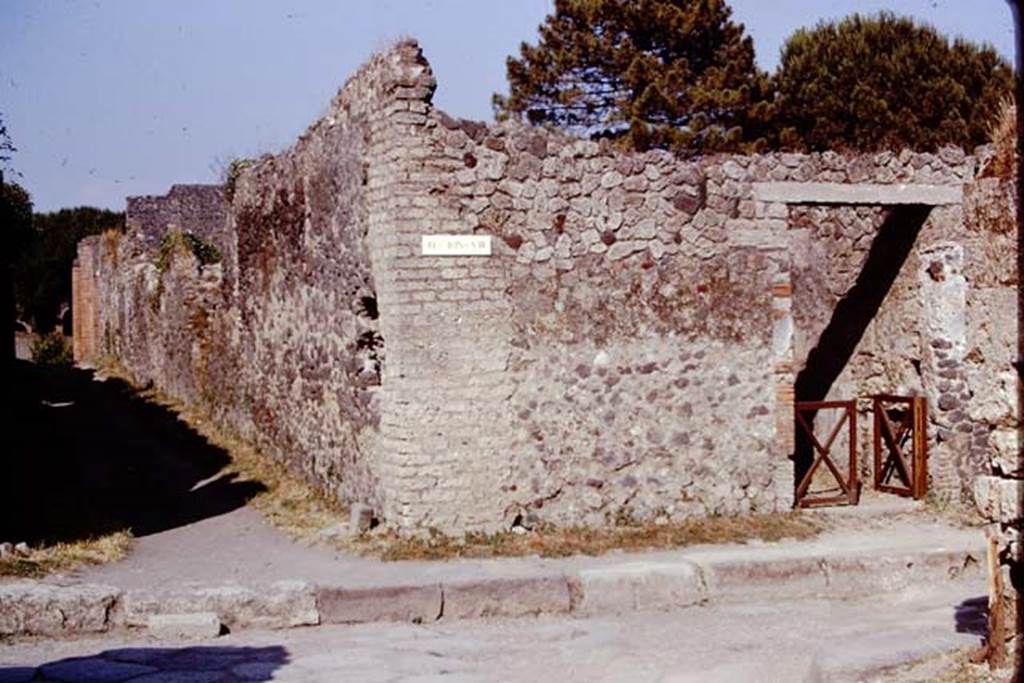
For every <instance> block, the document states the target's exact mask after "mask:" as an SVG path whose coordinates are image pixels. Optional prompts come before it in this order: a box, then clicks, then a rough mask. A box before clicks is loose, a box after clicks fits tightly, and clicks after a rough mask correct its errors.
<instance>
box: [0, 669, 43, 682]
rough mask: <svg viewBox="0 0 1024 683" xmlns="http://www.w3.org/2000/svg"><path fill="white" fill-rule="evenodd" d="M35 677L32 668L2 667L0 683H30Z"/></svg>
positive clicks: (34, 671)
mask: <svg viewBox="0 0 1024 683" xmlns="http://www.w3.org/2000/svg"><path fill="white" fill-rule="evenodd" d="M35 677H36V670H35V669H34V668H33V667H31V666H14V667H0V683H28V682H29V681H31V680H33V679H34V678H35Z"/></svg>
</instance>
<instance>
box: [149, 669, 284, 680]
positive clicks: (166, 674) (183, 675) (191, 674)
mask: <svg viewBox="0 0 1024 683" xmlns="http://www.w3.org/2000/svg"><path fill="white" fill-rule="evenodd" d="M223 680H224V673H223V672H222V671H161V672H160V673H155V674H147V675H145V676H141V677H139V678H133V679H132V680H131V683H217V682H218V681H223ZM229 680H230V679H229ZM242 680H246V679H244V678H243V679H242ZM255 680H270V679H269V678H263V679H259V678H257V679H255Z"/></svg>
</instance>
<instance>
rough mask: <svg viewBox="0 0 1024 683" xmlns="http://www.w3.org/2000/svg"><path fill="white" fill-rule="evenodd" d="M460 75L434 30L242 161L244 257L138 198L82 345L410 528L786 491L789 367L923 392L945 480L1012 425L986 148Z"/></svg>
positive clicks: (1008, 334) (957, 484)
mask: <svg viewBox="0 0 1024 683" xmlns="http://www.w3.org/2000/svg"><path fill="white" fill-rule="evenodd" d="M434 88H435V82H434V78H433V75H432V73H431V71H430V67H429V65H428V64H427V63H426V62H425V60H424V59H423V57H422V55H421V54H420V51H419V49H418V47H417V46H416V45H415V44H414V43H411V42H406V43H402V44H399V45H398V46H396V47H395V48H393V49H392V50H390V51H388V52H386V53H384V54H382V55H378V56H377V57H375V58H374V59H372V60H371V61H370V62H369V63H368V64H367V65H366V66H364V67H363V68H362V69H361V70H360V71H359V72H358V73H357V74H355V75H354V76H353V77H352V78H351V79H350V80H349V81H348V83H347V84H346V85H345V87H344V88H343V89H342V90H341V91H340V93H339V94H338V96H337V97H336V98H335V100H334V101H333V102H332V104H331V107H330V108H329V111H328V113H327V114H326V115H325V116H324V117H323V118H322V119H320V120H319V121H318V122H317V123H315V124H314V125H313V126H312V127H310V129H309V130H307V131H306V133H304V134H303V135H302V136H301V137H300V139H299V141H298V142H297V143H296V145H295V146H294V147H292V148H291V149H289V150H287V151H285V152H283V153H282V154H280V155H278V156H273V157H270V156H268V157H264V158H263V159H261V160H260V161H259V162H258V163H257V164H256V165H254V166H253V167H251V168H249V169H247V170H246V171H244V172H243V173H242V174H241V175H240V177H239V179H238V183H237V186H236V188H235V191H234V195H233V197H232V201H231V202H230V205H229V206H228V207H227V211H226V217H225V220H224V221H223V225H222V226H221V228H220V232H219V233H217V232H216V230H214V231H213V232H209V233H204V234H219V235H220V238H219V242H218V244H219V245H220V246H221V252H222V256H223V258H222V261H221V262H220V263H217V264H205V265H203V264H200V263H199V261H198V260H196V259H195V258H194V257H192V256H190V255H188V254H183V255H179V256H178V257H176V258H175V259H173V261H172V262H171V263H170V264H163V269H162V270H161V268H160V267H158V266H159V264H158V263H157V259H156V258H155V256H154V254H153V250H152V248H151V245H147V244H146V240H140V239H137V238H134V237H133V236H132V235H133V234H135V233H137V232H138V228H133V211H134V209H135V208H136V207H139V206H141V205H140V204H138V203H135V204H133V201H134V200H131V201H130V202H129V207H128V223H129V228H130V234H129V236H127V237H125V238H123V239H120V240H118V239H116V238H114V237H104V238H89V239H88V240H85V241H83V242H82V243H81V244H80V247H79V260H80V263H86V262H87V261H88V262H95V263H97V264H98V266H97V267H96V268H94V269H92V270H90V271H89V272H90V273H92V274H93V279H92V280H90V284H89V285H88V286H93V287H94V288H95V291H96V296H95V301H96V303H95V307H94V309H91V310H90V309H89V308H88V306H86V305H83V306H76V309H75V315H76V348H81V349H83V354H85V355H94V356H99V355H104V354H106V355H111V356H114V357H116V358H118V359H119V360H120V361H121V362H122V363H123V364H124V365H125V367H126V368H127V369H128V370H129V371H130V372H132V373H133V374H134V375H135V376H136V377H137V378H138V379H140V380H142V381H151V382H153V384H154V385H156V386H158V387H160V388H161V389H163V390H164V391H166V392H168V393H170V394H173V395H175V396H177V397H178V398H180V399H182V400H184V401H185V402H186V403H189V404H190V405H194V406H195V407H197V408H198V409H201V410H202V411H203V412H205V413H207V414H209V415H210V416H212V417H213V418H214V419H216V420H217V421H218V422H219V423H220V424H222V425H224V426H226V427H227V428H229V429H231V430H234V431H236V432H238V433H239V434H241V435H242V436H244V437H246V438H248V439H251V440H252V441H254V442H255V443H256V444H258V445H259V446H260V448H261V449H262V450H264V451H265V452H266V453H268V454H269V455H270V456H272V457H275V458H278V459H280V460H282V461H284V462H287V463H288V464H289V465H291V466H292V467H294V468H295V469H296V470H299V471H301V472H303V473H304V474H306V475H307V476H308V477H309V478H310V480H311V481H313V482H314V483H316V484H317V485H318V486H321V487H323V488H324V489H326V490H328V491H330V492H331V493H332V494H333V495H337V496H339V497H340V498H342V499H343V500H346V501H349V502H363V503H367V504H369V505H371V506H372V507H373V508H374V510H375V511H376V513H377V515H378V516H379V517H380V518H381V520H382V521H383V522H384V523H385V524H387V525H389V526H393V527H396V528H399V529H404V530H412V529H423V528H428V527H435V528H438V529H441V530H444V531H448V532H461V531H466V530H481V529H482V530H495V529H501V528H508V527H509V526H510V525H512V524H513V523H515V522H519V523H522V524H525V525H531V524H535V523H540V522H549V523H555V524H587V525H603V524H611V523H615V522H616V521H617V520H618V521H621V520H622V519H627V518H640V519H648V520H649V519H656V518H664V519H681V518H686V517H693V516H705V515H711V514H735V513H746V512H765V511H775V510H784V509H788V508H789V507H790V506H791V505H792V502H793V488H794V481H793V478H794V474H793V470H794V468H793V463H792V461H791V459H790V456H791V455H792V454H793V449H794V428H793V401H794V398H800V399H813V398H833V397H838V398H863V397H867V396H869V395H870V394H872V393H875V392H880V391H888V392H895V391H899V392H905V393H908V394H910V393H917V394H922V395H925V396H927V397H928V399H929V401H930V403H931V406H932V408H931V413H930V416H931V420H932V423H931V424H930V428H929V436H930V438H931V441H932V443H931V446H932V460H931V463H930V468H931V471H932V474H933V486H934V489H935V490H936V491H939V492H941V493H942V494H943V495H945V496H947V497H948V498H950V499H956V500H959V499H961V498H962V497H963V495H964V492H965V491H969V490H970V486H971V481H972V480H973V477H974V476H975V475H976V474H979V473H982V472H984V471H986V468H987V467H989V458H990V456H991V453H993V452H995V451H994V449H998V448H1003V449H1004V450H1005V449H1006V448H1009V447H1010V446H1009V445H1008V444H1009V442H1008V441H1007V439H1009V438H1010V437H1009V432H1008V431H1007V429H1006V426H1007V424H1009V423H1007V422H1006V411H1007V410H1009V409H1011V407H1012V406H1015V403H1007V402H1008V401H1012V400H1013V396H1014V392H1015V384H1013V383H1012V382H1011V383H1010V384H1007V383H1006V382H1007V381H1009V380H1008V379H1007V376H1006V371H1007V370H1008V369H1011V368H1009V366H1008V364H1007V360H1006V359H1007V358H1009V356H1007V355H1006V353H1004V352H1006V351H1007V349H1006V348H1004V347H1005V346H1006V344H1007V343H1008V340H1011V339H1012V340H1015V338H1016V337H1015V329H1014V330H1012V331H1011V330H1008V329H1007V326H1008V325H1009V322H1008V321H1011V320H1015V316H1014V315H1010V316H1009V317H1006V316H1007V315H1008V313H1007V310H1006V306H1007V305H1009V304H1010V303H1012V302H1013V301H1014V299H1013V297H1014V294H1013V283H1015V279H1013V276H1012V275H1010V274H1009V272H1008V271H1006V267H1008V266H1009V265H1012V263H1013V262H1014V261H1013V259H1014V257H1013V255H1012V253H1011V252H1012V249H1011V247H1012V244H1011V242H1012V235H1011V239H1009V240H1008V239H1007V238H1006V235H1005V233H1004V232H1000V230H1001V228H999V227H993V226H992V224H991V221H989V222H986V221H984V220H982V219H980V218H978V216H980V215H982V214H983V213H984V209H983V207H986V206H988V202H989V201H990V199H989V197H990V194H991V193H990V191H989V190H983V189H979V188H981V187H982V185H983V183H982V184H979V183H977V182H975V180H974V179H975V174H976V168H975V167H976V160H975V158H974V157H970V156H966V155H964V154H963V153H962V152H960V151H958V150H953V149H948V150H943V151H942V152H941V153H939V154H911V153H909V152H904V153H902V154H891V153H884V154H879V155H860V156H840V155H837V154H832V153H825V154H814V155H795V154H772V155H760V156H749V157H715V158H707V159H703V160H699V161H684V160H680V159H677V158H675V157H673V156H671V155H669V154H666V153H663V152H651V153H645V154H624V153H622V152H619V151H617V150H616V149H615V148H614V147H612V146H611V145H609V144H608V143H607V142H604V143H597V142H592V141H582V140H576V139H572V138H568V137H566V136H564V135H561V134H559V133H556V132H552V131H546V130H542V129H536V128H531V127H527V126H523V125H521V124H516V123H502V124H497V125H490V126H488V125H484V124H481V123H476V122H468V121H462V120H455V119H452V118H451V117H449V116H447V115H445V114H444V113H443V112H440V111H438V110H436V109H435V108H433V106H432V104H431V97H432V95H433V91H434ZM979 193H980V194H979ZM986 193H988V194H986ZM982 195H984V197H986V198H982ZM138 222H139V224H140V225H141V224H149V223H152V221H148V222H147V220H144V219H141V218H140V219H139V221H138ZM165 222H166V221H165ZM186 223H187V221H186ZM179 227H180V229H183V230H189V229H190V227H189V226H188V225H187V224H186V225H180V226H179ZM439 234H440V235H465V236H477V237H489V238H490V239H491V245H492V246H491V249H492V251H491V254H490V255H489V256H425V255H423V253H422V250H421V246H422V245H421V243H422V239H423V237H424V236H425V235H439ZM1000 235H1003V236H1002V237H1000ZM1000 240H1001V241H1000ZM79 278H80V279H83V278H85V279H88V278H89V273H86V272H85V271H84V270H83V271H82V273H80V275H79ZM88 286H86V287H85V289H88ZM83 291H84V290H83ZM1014 310H1015V309H1014ZM79 319H83V320H84V319H88V320H89V321H90V322H89V323H88V324H84V323H83V324H82V325H81V326H79V322H78V321H79ZM79 329H81V330H82V335H85V336H88V335H89V334H90V333H89V332H87V331H88V330H92V329H95V335H94V338H93V337H90V339H89V340H88V341H87V340H85V339H83V340H82V343H81V344H77V341H78V336H79V335H78V332H77V331H78V330H79ZM90 344H92V346H90ZM1014 348H1015V347H1014ZM87 349H95V351H91V352H89V353H86V352H85V351H84V350H87ZM78 357H80V358H81V357H83V355H82V354H79V356H78ZM860 407H861V410H862V411H866V410H867V407H868V406H867V404H866V403H864V402H862V404H861V406H860ZM865 416H866V413H865ZM860 423H861V430H860V435H859V437H858V440H859V442H860V445H861V449H860V450H861V453H862V455H863V456H864V458H865V459H864V461H863V464H862V469H866V467H867V460H866V457H867V454H869V452H870V450H869V449H870V439H871V435H870V431H869V430H870V420H868V419H862V420H861V421H860ZM1000 444H1002V445H1000Z"/></svg>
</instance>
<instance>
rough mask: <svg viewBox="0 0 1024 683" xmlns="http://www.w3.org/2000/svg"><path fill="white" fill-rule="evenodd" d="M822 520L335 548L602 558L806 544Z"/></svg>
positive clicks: (371, 540)
mask: <svg viewBox="0 0 1024 683" xmlns="http://www.w3.org/2000/svg"><path fill="white" fill-rule="evenodd" d="M823 527H824V524H823V522H821V521H820V520H817V519H812V518H811V517H808V516H805V515H800V514H797V513H779V514H768V515H748V516H744V517H711V518H707V519H694V520H687V521H683V522H677V523H669V524H660V525H659V524H627V525H622V526H615V527H608V528H598V529H594V528H581V527H567V528H555V527H551V528H542V529H538V530H535V531H529V532H526V533H522V534H519V533H513V532H511V531H503V532H500V533H495V534H479V533H477V534H474V533H470V534H466V536H465V538H453V537H451V536H445V535H443V534H439V533H436V532H434V533H431V534H429V535H427V536H426V537H422V538H415V537H414V538H402V537H400V536H398V535H397V534H395V533H394V532H387V533H384V534H377V535H374V534H370V535H367V536H363V537H361V538H356V539H349V540H346V541H340V542H339V546H340V547H343V548H344V549H346V550H350V551H354V552H357V553H359V554H362V555H372V556H376V557H380V558H381V559H384V560H444V559H451V558H458V557H464V558H483V557H519V556H525V555H540V556H541V557H564V556H567V555H601V554H603V553H607V552H610V551H612V550H624V551H627V552H635V551H640V550H651V549H655V548H657V549H667V548H679V547H683V546H688V545H696V544H700V543H744V542H747V541H751V540H754V539H760V540H764V541H777V540H780V539H783V538H796V539H805V538H810V537H813V536H816V535H817V534H818V533H820V532H821V530H822V529H823Z"/></svg>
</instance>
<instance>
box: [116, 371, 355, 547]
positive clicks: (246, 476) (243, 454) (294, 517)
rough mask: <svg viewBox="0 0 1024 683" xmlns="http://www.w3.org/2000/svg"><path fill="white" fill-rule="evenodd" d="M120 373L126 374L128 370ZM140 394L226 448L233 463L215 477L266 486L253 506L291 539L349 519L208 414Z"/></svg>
mask: <svg viewBox="0 0 1024 683" xmlns="http://www.w3.org/2000/svg"><path fill="white" fill-rule="evenodd" d="M121 378H122V379H126V380H127V379H128V378H127V377H126V376H125V375H121ZM139 396H140V397H141V398H143V399H145V400H147V401H150V402H152V403H155V404H157V405H160V406H163V407H164V408H166V409H168V410H170V411H172V412H174V413H176V414H177V415H178V418H179V419H180V420H181V421H182V422H184V423H185V424H187V425H188V426H190V427H191V428H192V429H194V430H195V431H196V432H197V433H198V434H200V435H201V436H202V437H203V438H205V439H206V440H207V442H208V443H210V444H211V445H213V446H216V447H217V448H221V449H223V450H224V451H225V452H226V453H227V455H228V457H229V458H230V463H229V464H228V465H226V466H225V467H224V468H223V469H221V471H220V472H218V473H217V474H216V475H215V476H217V477H230V478H232V479H233V480H234V481H236V482H245V481H252V482H257V483H259V484H261V485H262V486H263V487H264V490H263V491H261V492H260V493H257V494H256V495H255V496H254V497H253V498H252V499H251V500H250V501H249V505H251V506H252V507H253V508H255V509H257V510H259V511H260V512H261V513H262V514H263V516H264V517H265V518H266V519H267V521H268V522H269V523H270V524H272V525H273V526H275V527H277V528H278V529H281V530H282V531H284V532H285V533H287V534H288V535H289V536H291V537H292V538H294V539H296V540H300V541H305V542H312V541H315V540H316V539H317V532H319V531H320V530H322V529H323V528H324V527H327V526H329V525H331V524H336V523H337V522H338V521H339V520H343V519H347V517H348V511H347V510H346V508H345V507H344V506H343V505H341V504H340V503H338V502H337V501H334V500H331V499H330V498H328V497H327V496H326V495H324V494H323V493H321V492H320V491H318V490H317V489H315V488H314V487H312V486H311V485H310V484H309V483H308V482H307V481H306V480H305V479H303V478H302V477H301V476H300V475H298V474H296V473H295V472H292V471H291V470H290V469H288V467H287V466H285V465H284V464H283V463H280V462H277V461H276V460H274V459H272V458H270V457H268V456H266V455H264V454H263V453H261V452H260V451H259V450H258V449H256V448H255V447H254V446H253V445H252V444H251V443H249V442H248V441H246V440H244V439H242V438H240V437H238V436H237V435H235V434H232V433H230V432H229V431H227V430H224V429H221V428H219V427H217V426H216V425H215V424H214V423H213V422H212V421H211V420H210V419H209V418H207V417H206V416H205V415H202V414H200V413H198V412H197V411H194V410H192V409H190V408H188V407H186V406H184V405H183V404H182V403H180V402H179V401H176V400H174V399H171V398H169V397H167V396H166V395H164V394H162V393H160V392H159V391H156V390H154V389H145V390H141V391H140V392H139Z"/></svg>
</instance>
